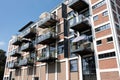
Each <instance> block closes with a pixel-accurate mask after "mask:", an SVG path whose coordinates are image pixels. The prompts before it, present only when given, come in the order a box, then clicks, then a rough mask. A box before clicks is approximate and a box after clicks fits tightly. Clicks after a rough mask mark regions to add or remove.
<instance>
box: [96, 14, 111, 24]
mask: <svg viewBox="0 0 120 80" xmlns="http://www.w3.org/2000/svg"><path fill="white" fill-rule="evenodd" d="M107 21H109V16H103V15H102V13H101V14H99V15H98V20H96V21H94V26H97V25H99V24H102V23H103V22H107Z"/></svg>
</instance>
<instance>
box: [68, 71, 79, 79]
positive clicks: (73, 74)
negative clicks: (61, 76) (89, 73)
mask: <svg viewBox="0 0 120 80" xmlns="http://www.w3.org/2000/svg"><path fill="white" fill-rule="evenodd" d="M70 79H71V80H79V77H78V72H71V73H70Z"/></svg>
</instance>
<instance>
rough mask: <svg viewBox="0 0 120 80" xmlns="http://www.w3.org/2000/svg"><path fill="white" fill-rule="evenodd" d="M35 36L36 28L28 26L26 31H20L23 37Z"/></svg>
mask: <svg viewBox="0 0 120 80" xmlns="http://www.w3.org/2000/svg"><path fill="white" fill-rule="evenodd" d="M35 36H36V30H35V29H34V28H28V29H27V30H26V31H24V32H23V33H22V37H23V38H28V39H31V38H34V37H35Z"/></svg>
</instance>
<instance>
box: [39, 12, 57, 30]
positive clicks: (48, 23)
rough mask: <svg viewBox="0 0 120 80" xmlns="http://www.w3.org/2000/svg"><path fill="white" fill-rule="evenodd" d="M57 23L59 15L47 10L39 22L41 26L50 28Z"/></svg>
mask: <svg viewBox="0 0 120 80" xmlns="http://www.w3.org/2000/svg"><path fill="white" fill-rule="evenodd" d="M56 23H57V16H56V15H55V14H51V13H48V12H45V13H43V14H41V16H40V20H39V22H38V26H39V27H40V28H50V27H53V26H55V25H56Z"/></svg>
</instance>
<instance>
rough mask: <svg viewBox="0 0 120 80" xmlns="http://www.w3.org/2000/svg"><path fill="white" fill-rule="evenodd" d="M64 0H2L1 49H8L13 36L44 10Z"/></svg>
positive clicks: (0, 7)
mask: <svg viewBox="0 0 120 80" xmlns="http://www.w3.org/2000/svg"><path fill="white" fill-rule="evenodd" d="M60 2H62V0H0V49H3V50H5V51H7V48H8V47H7V46H8V41H9V40H10V38H11V36H12V35H14V34H16V33H18V30H19V29H20V28H21V27H22V26H24V25H25V24H27V23H28V22H29V21H32V20H33V21H35V20H37V19H38V17H39V15H40V14H41V13H42V12H44V11H51V10H52V9H53V8H55V7H56V6H57V5H58V4H59V3H60Z"/></svg>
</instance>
